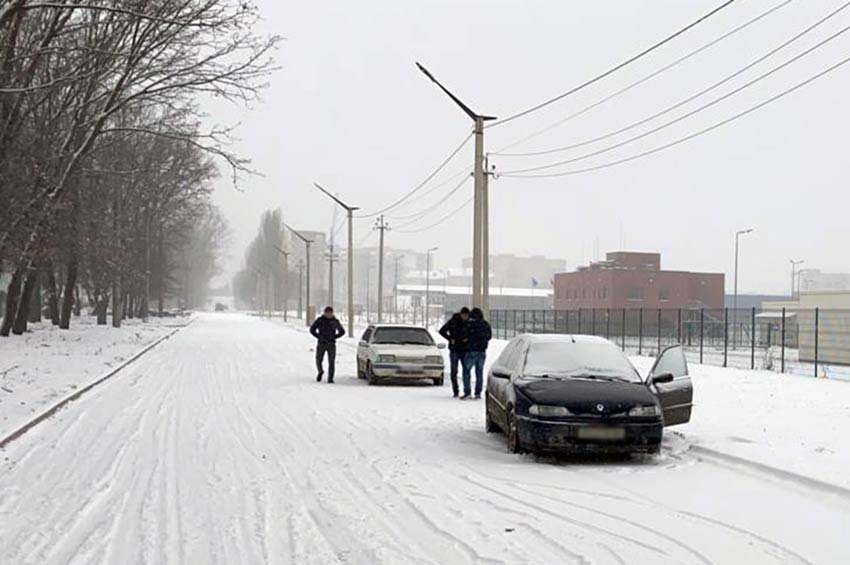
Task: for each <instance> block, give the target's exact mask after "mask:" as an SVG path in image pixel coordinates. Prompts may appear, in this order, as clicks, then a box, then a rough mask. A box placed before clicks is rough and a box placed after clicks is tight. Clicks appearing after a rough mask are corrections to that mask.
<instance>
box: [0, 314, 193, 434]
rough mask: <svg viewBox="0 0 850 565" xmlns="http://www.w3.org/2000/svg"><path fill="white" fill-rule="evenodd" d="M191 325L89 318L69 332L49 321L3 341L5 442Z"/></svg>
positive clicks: (0, 405) (0, 372) (0, 416)
mask: <svg viewBox="0 0 850 565" xmlns="http://www.w3.org/2000/svg"><path fill="white" fill-rule="evenodd" d="M185 323H186V320H185V319H174V318H163V319H159V318H151V319H150V320H149V321H148V322H147V323H143V322H141V321H140V320H125V321H124V323H123V325H122V327H121V328H113V327H111V326H98V325H97V324H96V323H95V320H94V318H88V317H86V318H81V319H79V320H74V323H73V325H72V326H71V329H69V330H59V329H58V328H56V327H55V326H53V325H51V324H50V322H46V323H39V324H30V329H31V331H29V332H27V333H26V334H24V335H23V336H15V337H9V338H0V437H5V436H7V435H9V434H10V433H11V432H12V431H14V430H15V429H17V428H18V427H20V426H22V425H23V424H25V423H26V422H27V421H29V420H30V419H32V418H33V417H34V416H36V415H37V414H40V413H41V412H43V411H44V410H45V409H47V408H48V407H49V406H52V405H53V404H55V403H56V402H57V401H59V400H60V399H62V398H64V397H66V396H68V395H70V394H73V392H74V391H75V390H78V389H80V388H82V387H84V386H86V385H87V384H89V383H90V382H92V381H94V380H97V378H98V377H100V376H101V375H103V374H104V373H106V372H108V371H109V370H110V369H112V368H114V367H116V366H117V365H119V364H120V363H122V362H124V361H125V360H126V359H129V358H130V357H132V356H133V354H135V353H136V352H137V351H139V350H140V349H142V348H143V347H145V346H147V345H148V344H150V343H152V342H154V341H155V340H157V339H159V338H160V337H162V336H164V335H166V334H167V333H169V332H170V331H172V330H173V329H174V328H175V327H176V326H180V325H183V324H185Z"/></svg>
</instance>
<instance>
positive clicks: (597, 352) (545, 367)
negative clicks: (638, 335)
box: [524, 341, 642, 383]
mask: <svg viewBox="0 0 850 565" xmlns="http://www.w3.org/2000/svg"><path fill="white" fill-rule="evenodd" d="M524 373H525V374H526V375H530V376H547V377H553V378H554V377H561V378H591V379H592V378H596V379H606V380H608V379H610V380H624V381H628V382H634V383H639V382H642V381H641V378H640V375H639V374H638V372H637V371H636V370H635V368H634V366H633V365H632V363H631V361H629V359H628V357H626V356H625V355H624V354H623V352H622V351H620V350H619V349H618V348H617V346H616V345H614V344H613V343H611V342H607V341H599V342H585V341H578V342H572V341H543V342H538V343H532V344H531V347H529V349H528V355H527V357H526V362H525V371H524Z"/></svg>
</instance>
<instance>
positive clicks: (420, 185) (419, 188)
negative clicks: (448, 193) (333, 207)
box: [356, 132, 474, 218]
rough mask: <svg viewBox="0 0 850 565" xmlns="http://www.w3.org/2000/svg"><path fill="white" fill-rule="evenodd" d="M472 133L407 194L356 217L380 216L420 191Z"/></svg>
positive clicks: (465, 142)
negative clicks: (375, 210) (382, 206)
mask: <svg viewBox="0 0 850 565" xmlns="http://www.w3.org/2000/svg"><path fill="white" fill-rule="evenodd" d="M473 133H474V132H469V134H467V136H466V137H465V138H463V141H462V142H461V144H460V145H458V147H457V149H455V150H454V151H452V153H451V155H449V156H448V157H446V159H445V160H444V161H443V162H442V163H440V165H439V166H438V167H437V168H436V169H434V171H433V172H432V173H431V174H429V175H428V176H427V177H426V178H425V180H423V181H422V182H421V183H419V184H418V185H417V186H416V187H414V188H413V190H411V191H410V192H408V193H407V194H405V195H404V196H402V197H401V198H399V199H398V200H396V201H395V202H393V203H392V204H390V205H389V206H386V207H384V208H381V209H380V210H378V211H377V212H373V213H371V214H359V215H357V216H356V217H358V218H374V217H375V216H380V215H381V214H383V213H385V212H387V211H389V210H392V209H393V208H395V207H396V206H398V205H399V204H401V203H402V202H404V201H405V200H407V199H408V198H410V197H411V196H413V195H414V194H416V193H417V192H419V191H420V190H421V189H422V188H423V187H424V186H425V185H426V184H428V183H429V182H431V179H433V178H434V177H435V176H437V173H439V172H440V171H442V170H443V168H444V167H445V166H446V165H448V164H449V162H450V161H451V160H452V159H454V158H455V155H457V154H458V153H460V150H461V149H463V148H464V146H465V145H466V144H467V142H469V140H470V139H472V135H473Z"/></svg>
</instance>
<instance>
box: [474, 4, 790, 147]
mask: <svg viewBox="0 0 850 565" xmlns="http://www.w3.org/2000/svg"><path fill="white" fill-rule="evenodd" d="M791 2H793V0H785V1H784V2H781V3H780V4H777V5H776V6H774V7H772V8H769V9H768V10H767V11H765V12H762V13H761V14H759V15H757V16H756V17H754V18H752V19H750V20H748V21H746V22H744V23H743V24H741V25H739V26H738V27H736V28H734V29H732V30H731V31H728V32H726V33H724V34H723V35H721V36H720V37H718V38H716V39H713V40H712V41H709V42H708V43H706V44H704V45H703V46H702V47H700V48H698V49H696V50H694V51H691V52H690V53H688V54H687V55H685V56H683V57H679V58H678V59H676V60H675V61H673V62H672V63H670V64H668V65H665V66H663V67H661V68H660V69H658V70H657V71H655V72H652V73H650V74H648V75H646V76H645V77H643V78H641V79H639V80H636V81H635V82H633V83H631V84H629V85H628V86H625V87H623V88H621V89H620V90H618V91H616V92H614V93H613V94H610V95H608V96H606V97H605V98H602V99H601V100H599V101H597V102H594V103H593V104H590V105H589V106H585V107H584V108H582V109H581V110H579V111H577V112H574V113H572V114H570V115H569V116H566V117H565V118H562V119H560V120H558V121H556V122H555V123H553V124H550V125H548V126H546V127H544V128H542V129H539V130H537V131H535V132H534V133H531V134H529V135H527V136H525V137H523V138H521V139H518V140H516V141H514V142H513V143H510V144H508V145H505V146H504V147H502V148H501V149H500V150H498V151H494V152H491V153H490V154H491V155H501V156H503V157H526V156H532V155H545V154H547V153H555V152H557V151H558V150H561V149H550V150H548V151H530V152H526V153H504V151H505V150H506V149H510V148H512V147H516V146H517V145H520V144H521V143H525V142H526V141H528V140H530V139H533V138H535V137H537V136H539V135H541V134H544V133H546V132H547V131H551V130H553V129H555V128H556V127H558V126H560V125H563V124H565V123H567V122H569V121H571V120H574V119H575V118H578V117H579V116H582V115H584V114H586V113H587V112H589V111H590V110H593V109H594V108H597V107H599V106H601V105H603V104H605V103H606V102H609V101H610V100H613V99H614V98H616V97H618V96H620V95H621V94H625V93H626V92H628V91H630V90H631V89H633V88H635V87H637V86H640V85H641V84H643V83H645V82H647V81H649V80H651V79H653V78H655V77H657V76H658V75H660V74H662V73H664V72H666V71H668V70H670V69H672V68H673V67H676V66H678V65H679V64H680V63H683V62H685V61H687V60H688V59H690V58H692V57H695V56H696V55H698V54H700V53H702V52H703V51H705V50H706V49H709V48H711V47H713V46H715V45H717V44H718V43H720V42H721V41H723V40H725V39H728V38H729V37H731V36H733V35H735V34H736V33H738V32H740V31H742V30H744V29H746V28H748V27H750V26H751V25H753V24H755V23H756V22H759V21H761V20H763V19H764V18H766V17H767V16H769V15H770V14H772V13H774V12H776V11H777V10H779V9H780V8H783V7H785V6H787V5H788V4H790V3H791Z"/></svg>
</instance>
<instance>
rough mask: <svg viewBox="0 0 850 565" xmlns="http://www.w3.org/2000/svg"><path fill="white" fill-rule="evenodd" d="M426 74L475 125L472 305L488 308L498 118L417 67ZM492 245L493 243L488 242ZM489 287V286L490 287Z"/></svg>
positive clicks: (420, 67)
mask: <svg viewBox="0 0 850 565" xmlns="http://www.w3.org/2000/svg"><path fill="white" fill-rule="evenodd" d="M416 66H417V67H418V68H419V70H420V71H422V73H423V74H424V75H425V76H427V77H428V78H429V79H430V80H431V81H432V82H433V83H434V84H436V85H437V86H438V87H439V88H440V90H442V91H443V92H444V93H445V94H446V95H447V96H448V97H449V98H451V99H452V101H453V102H454V103H455V104H457V105H458V106H459V107H460V109H461V110H463V111H464V113H465V114H466V115H467V116H469V117H470V118H471V119H472V121H473V122H474V123H475V129H474V135H475V172H474V181H475V183H474V184H475V188H474V191H475V192H474V195H473V200H474V202H473V219H472V223H473V231H472V234H473V235H472V305H473V306H477V307H479V308H483V307H484V306H485V305H486V304H485V298H484V292H483V287H484V285H485V282H484V276H485V275H484V274H483V267H484V259H483V257H484V253H485V251H487V252H488V253H489V250H485V248H484V233H485V232H487V233H489V226H487V225H486V222H487V221H488V219H487V216H488V213H487V210H486V208H487V206H488V203H487V202H486V194H485V191H486V188H485V177H484V167H485V165H484V122H486V121H490V120H495V119H496V117H495V116H486V115H483V114H477V113H475V112H473V111H472V110H471V109H470V108H469V107H468V106H467V105H466V104H464V103H463V102H461V101H460V99H459V98H458V97H457V96H455V95H454V94H452V93H451V92H450V91H449V90H448V89H447V88H446V87H445V86H443V85H442V84H441V83H440V82H439V81H438V80H437V79H436V78H434V76H433V75H432V74H431V73H430V72H429V71H428V70H427V69H426V68H425V67H423V66H422V65H420V64H419V63H416ZM488 245H489V242H488ZM487 286H488V287H489V284H487Z"/></svg>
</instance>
